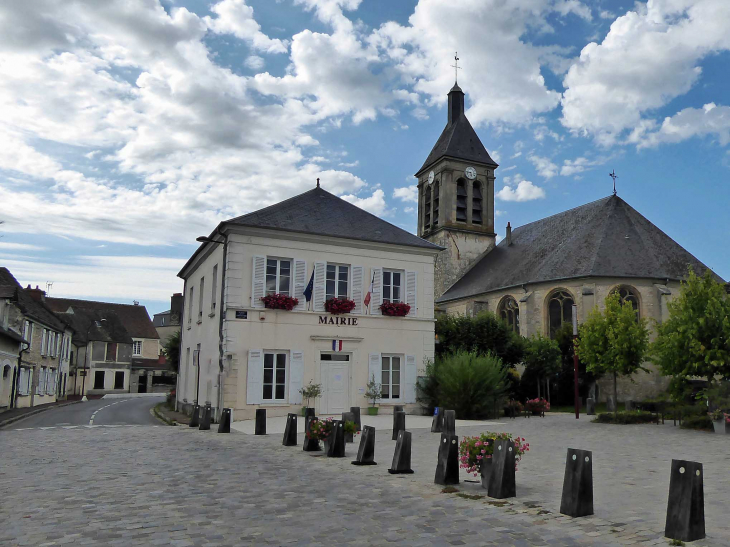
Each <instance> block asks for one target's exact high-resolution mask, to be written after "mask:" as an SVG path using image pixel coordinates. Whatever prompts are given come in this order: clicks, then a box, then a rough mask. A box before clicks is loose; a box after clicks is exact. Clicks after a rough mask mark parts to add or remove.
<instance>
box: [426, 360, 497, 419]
mask: <svg viewBox="0 0 730 547" xmlns="http://www.w3.org/2000/svg"><path fill="white" fill-rule="evenodd" d="M433 373H434V374H435V381H436V383H437V386H438V387H437V401H438V404H437V405H436V406H439V407H442V408H448V409H453V410H455V411H456V415H457V416H458V417H459V418H460V419H469V418H477V417H483V416H487V415H488V414H489V412H490V410H493V408H494V404H495V402H496V401H497V400H498V399H499V398H500V397H502V396H503V395H504V393H505V391H506V388H507V378H506V375H507V373H506V371H505V369H504V365H503V363H502V360H501V359H499V358H498V357H496V356H494V355H479V354H477V353H476V352H466V351H460V352H457V353H455V354H453V355H449V356H446V357H444V358H442V359H441V360H440V362H439V364H438V365H437V366H436V367H434V368H433Z"/></svg>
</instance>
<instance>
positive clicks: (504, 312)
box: [498, 296, 520, 334]
mask: <svg viewBox="0 0 730 547" xmlns="http://www.w3.org/2000/svg"><path fill="white" fill-rule="evenodd" d="M498 311H499V317H500V318H501V319H502V320H503V321H506V322H507V324H508V325H509V327H510V328H511V329H512V331H513V332H516V333H517V334H519V333H520V307H519V305H518V304H517V300H515V299H514V298H512V297H511V296H505V297H504V298H503V299H502V301H501V302H500V303H499V308H498Z"/></svg>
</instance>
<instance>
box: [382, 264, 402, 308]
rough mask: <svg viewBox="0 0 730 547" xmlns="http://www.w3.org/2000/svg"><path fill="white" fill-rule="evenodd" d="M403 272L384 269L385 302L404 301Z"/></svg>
mask: <svg viewBox="0 0 730 547" xmlns="http://www.w3.org/2000/svg"><path fill="white" fill-rule="evenodd" d="M402 280H403V275H402V272H399V271H392V270H383V303H386V302H392V303H394V304H395V303H397V302H403V289H402V285H401V283H402Z"/></svg>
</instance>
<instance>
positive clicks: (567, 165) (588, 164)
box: [560, 157, 598, 177]
mask: <svg viewBox="0 0 730 547" xmlns="http://www.w3.org/2000/svg"><path fill="white" fill-rule="evenodd" d="M596 165H598V162H596V161H593V160H589V159H588V158H585V157H580V158H575V159H574V160H564V161H563V166H562V167H561V168H560V174H561V175H562V176H564V177H570V176H572V175H577V174H578V173H582V172H583V171H585V170H586V169H591V168H592V167H594V166H596Z"/></svg>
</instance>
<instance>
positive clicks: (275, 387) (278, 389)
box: [263, 352, 286, 401]
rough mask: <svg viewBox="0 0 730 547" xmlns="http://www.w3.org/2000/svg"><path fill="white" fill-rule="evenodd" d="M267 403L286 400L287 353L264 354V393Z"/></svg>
mask: <svg viewBox="0 0 730 547" xmlns="http://www.w3.org/2000/svg"><path fill="white" fill-rule="evenodd" d="M263 399H264V400H265V401H283V400H285V399H286V353H275V352H265V353H264V393H263Z"/></svg>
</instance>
